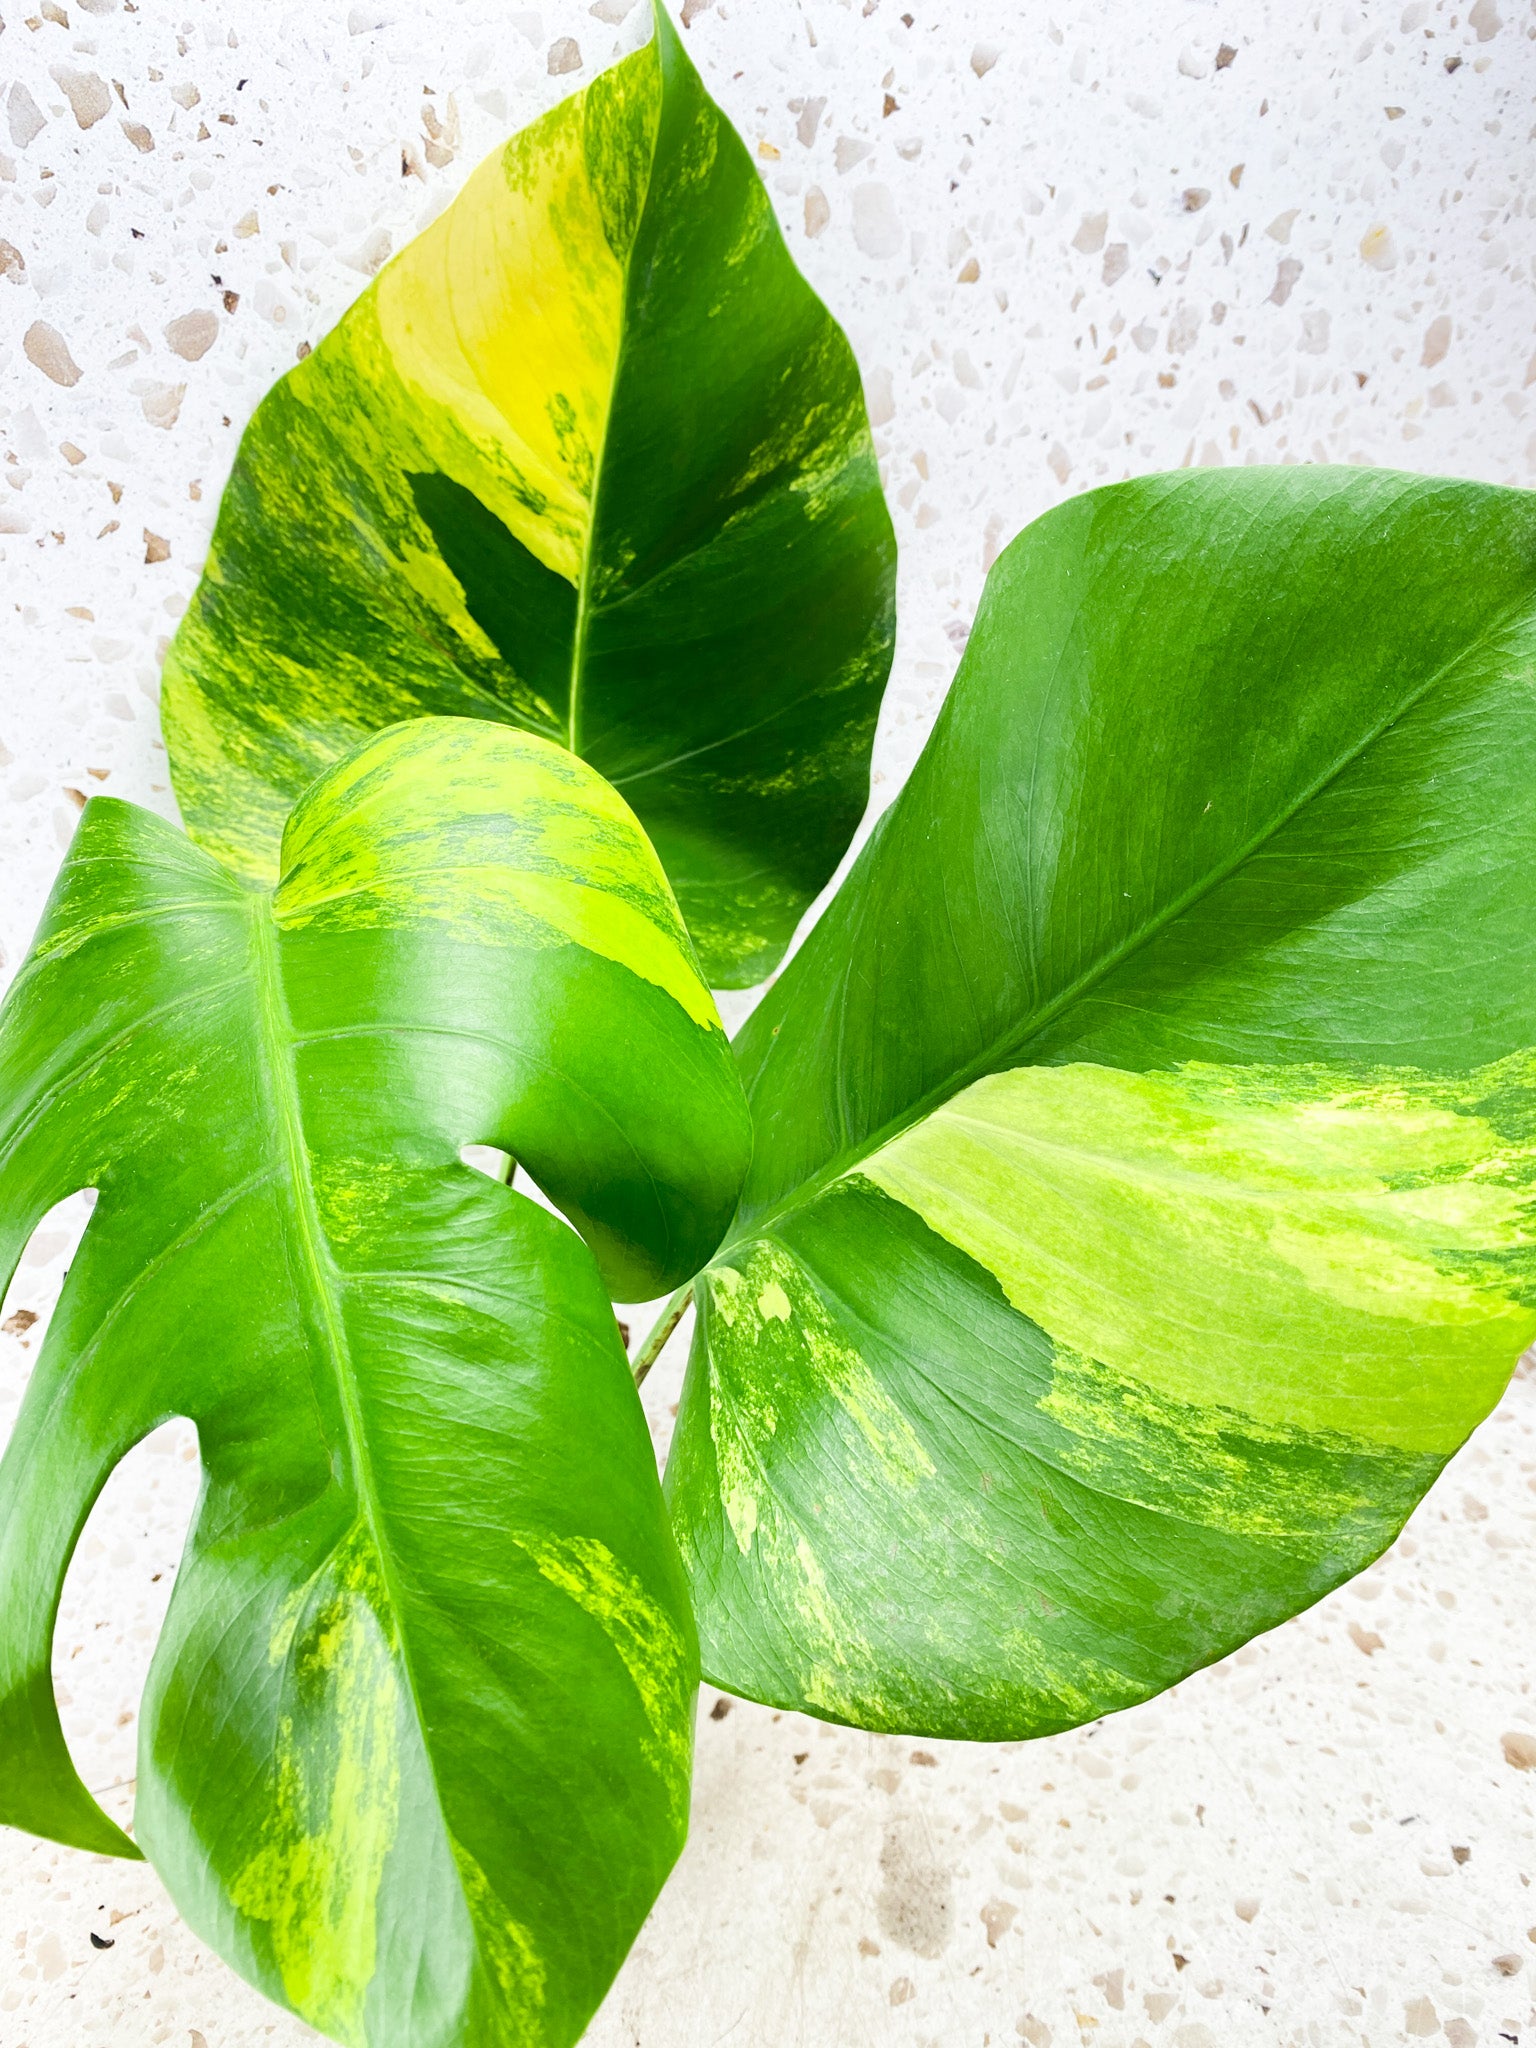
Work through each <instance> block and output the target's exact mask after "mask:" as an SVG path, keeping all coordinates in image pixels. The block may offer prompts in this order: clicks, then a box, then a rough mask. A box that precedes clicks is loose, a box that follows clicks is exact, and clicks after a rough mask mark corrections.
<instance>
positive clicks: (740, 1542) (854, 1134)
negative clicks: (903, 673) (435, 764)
mask: <svg viewBox="0 0 1536 2048" xmlns="http://www.w3.org/2000/svg"><path fill="white" fill-rule="evenodd" d="M738 1055H739V1060H740V1064H741V1066H742V1070H743V1073H744V1075H745V1077H746V1079H747V1085H748V1094H749V1098H750V1100H751V1102H752V1106H753V1113H754V1120H755V1123H756V1129H757V1142H756V1150H755V1154H754V1160H753V1165H752V1169H751V1173H750V1176H749V1180H748V1185H747V1189H746V1192H745V1194H744V1196H743V1200H742V1204H741V1208H740V1210H739V1212H738V1215H737V1219H736V1222H735V1224H734V1225H733V1227H732V1231H731V1235H730V1238H729V1239H728V1240H727V1244H726V1247H725V1248H724V1249H723V1250H722V1251H721V1252H720V1253H719V1254H718V1255H717V1257H716V1259H715V1261H714V1262H713V1264H712V1265H711V1267H710V1269H709V1270H708V1272H707V1273H706V1275H705V1276H704V1278H703V1281H702V1282H701V1284H700V1287H699V1289H698V1298H699V1320H698V1329H697V1334H696V1338H695V1346H694V1353H693V1358H692V1362H691V1365H690V1369H689V1377H688V1382H687V1386H686V1390H685V1393H684V1398H683V1403H682V1407H681V1412H680V1414H679V1417H678V1430H677V1436H676V1439H675V1445H674V1450H673V1453H672V1461H671V1465H670V1467H669V1471H668V1491H669V1497H670V1500H671V1504H672V1510H673V1517H674V1524H675V1526H676V1528H677V1531H678V1535H679V1539H680V1542H681V1546H682V1549H683V1554H684V1558H685V1561H686V1562H687V1564H688V1566H689V1568H690V1572H691V1575H692V1580H693V1586H694V1594H695V1602H696V1607H697V1612H698V1616H699V1626H700V1635H701V1640H702V1644H703V1655H704V1668H705V1670H706V1672H707V1673H708V1675H709V1676H710V1677H711V1678H712V1679H714V1680H715V1681H716V1682H718V1683H721V1684H724V1685H726V1686H729V1687H732V1688H733V1689H735V1690H738V1691H741V1692H746V1693H749V1694H752V1695H754V1696H756V1697H758V1698H762V1699H767V1700H771V1701H773V1702H774V1703H775V1704H778V1705H784V1706H803V1707H806V1708H808V1709H810V1710H811V1711H812V1712H816V1713H821V1714H825V1715H828V1716H831V1717H832V1718H836V1719H843V1720H849V1721H854V1722H857V1723H859V1724H861V1725H866V1726H872V1727H880V1728H908V1729H923V1730H927V1731H930V1732H933V1733H939V1734H949V1735H970V1736H1000V1735H1020V1734H1033V1733H1041V1732H1045V1731H1047V1730H1050V1729H1055V1728H1060V1727H1063V1726H1068V1725H1071V1724H1072V1723H1074V1722H1078V1721H1082V1720H1086V1719H1090V1718H1092V1717H1093V1716H1095V1715H1098V1714H1101V1713H1104V1712H1105V1711H1107V1710H1110V1709H1113V1708H1116V1707H1121V1706H1125V1705H1128V1704H1130V1703H1131V1702H1133V1701H1135V1700H1138V1699H1142V1698H1145V1697H1146V1696H1147V1695H1148V1694H1149V1693H1151V1692H1155V1691H1156V1690H1158V1689H1159V1688H1160V1687H1162V1686H1166V1685H1168V1684H1171V1683H1172V1682H1174V1681H1175V1680H1176V1679H1178V1678H1180V1677H1182V1676H1183V1675H1185V1674H1186V1673H1187V1672H1189V1671H1190V1670H1191V1669H1193V1668H1195V1667H1196V1666H1198V1665H1200V1664H1203V1663H1206V1662H1209V1661H1210V1660H1211V1659H1212V1658H1214V1657H1217V1656H1220V1655H1222V1654H1223V1653H1224V1652H1225V1651H1227V1650H1229V1649H1231V1648H1234V1647H1235V1646H1236V1645H1237V1644H1239V1643H1241V1642H1243V1641H1244V1640H1245V1639H1246V1638H1248V1637H1249V1636H1251V1635H1252V1634H1254V1633H1255V1632H1256V1631H1258V1630H1260V1629H1264V1628H1268V1627H1271V1626H1273V1625H1274V1624H1275V1623H1276V1622H1278V1621H1280V1620H1282V1619H1283V1618H1284V1617H1285V1616H1287V1615H1289V1614H1292V1613H1294V1612H1295V1611H1296V1610H1297V1609H1298V1608H1300V1607H1302V1606H1305V1605H1306V1604H1308V1603H1309V1602H1310V1601H1312V1600H1314V1599H1316V1598H1317V1597H1318V1596H1319V1595H1320V1594H1322V1593H1324V1592H1326V1591H1327V1590H1328V1589H1329V1588H1330V1587H1332V1586H1334V1585H1336V1584H1338V1582H1339V1581H1340V1580H1341V1579H1343V1578H1345V1577H1347V1576H1348V1575H1349V1574H1351V1573H1352V1572H1354V1571H1356V1570H1358V1569H1359V1568H1360V1567H1361V1566H1362V1565H1363V1564H1365V1563H1366V1562H1368V1561H1369V1560H1370V1559H1371V1558H1372V1557H1374V1556H1375V1555H1376V1554H1377V1553H1379V1552H1380V1551H1381V1550H1382V1549H1383V1548H1384V1547H1385V1545H1386V1544H1387V1543H1388V1542H1390V1540H1391V1539H1392V1537H1393V1535H1394V1534H1395V1533H1396V1531H1397V1530H1398V1528H1399V1527H1400V1526H1401V1524H1402V1522H1403V1520H1404V1518H1405V1517H1406V1516H1407V1515H1408V1513H1409V1512H1410V1511H1411V1509H1412V1508H1413V1506H1414V1504H1415V1503H1416V1502H1417V1501H1418V1499H1419V1498H1420V1497H1421V1495H1422V1494H1423V1492H1424V1490H1425V1488H1426V1487H1427V1486H1428V1485H1429V1484H1430V1483H1431V1481H1432V1480H1433V1479H1434V1477H1435V1475H1436V1474H1437V1473H1438V1472H1439V1470H1440V1469H1441V1467H1442V1466H1443V1464H1444V1462H1445V1459H1446V1458H1447V1457H1448V1456H1449V1455H1450V1453H1451V1452H1453V1451H1454V1450H1455V1449H1456V1447H1457V1446H1458V1445H1459V1444H1460V1443H1461V1442H1462V1440H1463V1439H1464V1438H1465V1436H1466V1435H1467V1433H1468V1431H1469V1430H1470V1429H1471V1428H1472V1427H1473V1426H1474V1425H1475V1424H1476V1423H1477V1422H1478V1421H1479V1420H1480V1419H1481V1418H1482V1417H1483V1416H1484V1415H1486V1414H1487V1412H1488V1410H1489V1409H1490V1408H1491V1407H1492V1406H1493V1404H1494V1402H1495V1401H1496V1400H1497V1399H1498V1397H1499V1394H1500V1392H1501V1390H1502V1388H1503V1386H1504V1383H1505V1381H1506V1380H1507V1378H1508V1375H1509V1372H1510V1370H1511V1368H1512V1366H1513V1364H1514V1362H1515V1360H1516V1359H1517V1357H1518V1356H1519V1354H1520V1352H1521V1351H1522V1350H1523V1349H1524V1348H1525V1347H1526V1346H1527V1345H1528V1344H1530V1343H1531V1342H1532V1340H1533V1339H1536V500H1532V499H1531V498H1530V497H1529V496H1527V495H1525V494H1521V493H1518V492H1513V491H1499V490H1492V489H1487V488H1484V487H1481V486H1477V485H1471V484H1448V483H1441V482H1435V481H1432V480H1423V479H1417V478H1408V477H1399V476H1392V475H1386V474H1381V473H1374V474H1372V473H1360V472H1345V471H1330V470H1300V469H1297V470H1283V471H1247V472H1244V473H1243V474H1242V475H1241V476H1234V475H1227V476H1212V475H1198V474H1196V475H1186V476H1178V477H1165V478H1152V479H1149V480H1148V481H1146V482H1144V483H1138V484H1127V485H1121V486H1116V487H1113V488H1111V489H1109V490H1105V491H1100V492H1095V493H1092V494H1090V495H1089V496H1087V497H1085V498H1083V499H1080V500H1078V501H1077V502H1076V503H1074V504H1072V505H1069V506H1066V507H1063V508H1062V509H1061V510H1060V511H1057V512H1054V513H1052V514H1050V515H1048V516H1047V517H1046V518H1045V519H1043V520H1041V521H1039V522H1038V523H1037V524H1036V525H1035V526H1033V527H1031V528H1030V529H1029V530H1028V531H1027V532H1026V533H1025V534H1024V535H1022V536H1021V537H1020V539H1019V540H1018V541H1017V542H1015V544H1014V546H1013V547H1012V548H1011V549H1009V550H1008V552H1007V553H1006V554H1005V555H1004V556H1003V558H1002V559H1001V560H1000V561H999V563H998V565H997V567H996V568H995V569H994V571H993V573H992V577H991V580H990V582H989V585H988V589H987V593H986V596H985V599H984V601H983V605H982V609H981V612H980V614H979V615H978V618H977V622H976V627H975V630H974V633H973V635H972V638H971V643H970V646H969V648H968V650H967V653H966V656H965V659H964V662H963V663H962V666H961V671H960V674H959V676H958V678H957V679H956V683H955V686H954V690H953V692H952V693H951V696H950V698H949V700H948V702H947V704H946V706H945V709H944V712H943V714H942V716H941V718H940V720H939V723H938V726H937V728H936V730H935V732H934V735H933V737H932V739H931V741H930V743H929V745H928V747H927V749H926V750H925V753H924V755H923V758H922V760H921V761H920V762H919V764H918V767H917V769H916V771H915V772H914V774H913V776H912V779H911V781H910V783H909V784H908V786H907V788H906V789H905V790H904V791H903V793H902V795H901V796H900V797H899V798H898V800H897V802H896V803H895V805H894V806H893V807H892V809H891V810H890V812H889V813H888V814H887V815H886V817H885V818H884V819H883V820H882V822H881V825H880V827H879V829H878V831H877V832H876V834H875V836H874V839H873V841H872V842H871V844H870V846H869V847H868V848H867V849H866V851H865V853H864V854H863V855H862V857H861V859H860V860H859V862H858V863H857V864H856V866H855V868H854V870H853V873H852V874H851V876H850V877H849V880H848V882H847V883H846V884H845V886H844V888H843V890H842V891H841V892H840V894H839V896H838V897H837V899H836V900H835V902H834V903H833V905H832V907H831V908H830V909H829V911H828V912H827V913H826V915H825V917H824V918H823V919H822V921H821V923H820V925H819V926H818V927H817V928H816V930H815V931H814V932H813V933H812V935H811V937H810V939H809V940H808V942H807V943H806V945H805V947H804V948H803V949H802V951H801V952H800V953H799V954H798V955H797V956H796V958H795V960H794V961H793V962H792V964H791V965H790V967H789V968H788V970H787V971H786V972H785V974H784V975H783V976H782V977H781V979H780V980H779V982H778V983H777V985H776V986H775V987H774V989H773V990H772V991H771V992H770V994H769V995H768V997H767V998H766V1000H765V1001H764V1003H763V1005H762V1007H761V1009H760V1010H759V1011H758V1012H757V1014H756V1015H755V1016H754V1017H753V1019H752V1021H751V1022H750V1024H749V1025H748V1026H747V1028H746V1030H745V1032H744V1033H743V1034H742V1038H741V1041H740V1043H739V1046H738Z"/></svg>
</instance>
